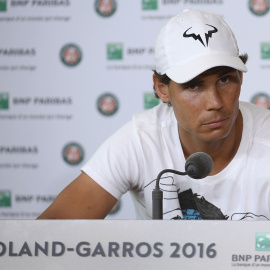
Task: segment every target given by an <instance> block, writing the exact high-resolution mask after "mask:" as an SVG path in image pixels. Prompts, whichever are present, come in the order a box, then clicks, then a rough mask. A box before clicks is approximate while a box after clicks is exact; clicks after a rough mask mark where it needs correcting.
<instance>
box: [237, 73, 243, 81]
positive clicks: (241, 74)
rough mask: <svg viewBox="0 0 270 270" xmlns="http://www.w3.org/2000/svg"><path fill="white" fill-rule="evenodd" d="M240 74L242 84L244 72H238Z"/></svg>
mask: <svg viewBox="0 0 270 270" xmlns="http://www.w3.org/2000/svg"><path fill="white" fill-rule="evenodd" d="M238 72H239V77H240V80H241V84H242V83H243V72H242V71H238Z"/></svg>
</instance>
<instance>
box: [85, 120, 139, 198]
mask: <svg viewBox="0 0 270 270" xmlns="http://www.w3.org/2000/svg"><path fill="white" fill-rule="evenodd" d="M142 166H143V162H142V157H141V153H140V147H139V145H138V142H137V140H136V137H135V133H134V131H133V124H132V121H130V122H128V123H127V124H125V125H124V126H123V127H121V128H120V129H119V130H118V131H116V132H115V133H114V134H113V135H111V136H110V137H109V138H108V139H107V140H106V141H105V142H104V143H103V144H102V145H101V146H100V147H99V149H98V150H97V151H96V152H95V153H94V155H93V156H92V157H91V158H90V159H89V160H88V162H87V163H86V164H85V165H84V166H83V167H82V169H81V170H82V171H83V172H85V173H86V174H88V175H89V176H90V177H91V178H92V179H93V180H94V181H95V182H97V183H98V184H99V185H100V186H101V187H103V188H104V189H105V190H106V191H108V192H109V193H110V194H112V195H113V196H114V197H115V198H116V199H120V197H121V196H122V195H123V194H124V193H126V192H127V191H128V190H131V189H136V188H138V187H139V186H140V180H141V179H142V172H143V170H142Z"/></svg>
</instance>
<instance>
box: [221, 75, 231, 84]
mask: <svg viewBox="0 0 270 270" xmlns="http://www.w3.org/2000/svg"><path fill="white" fill-rule="evenodd" d="M220 81H221V82H222V83H226V82H228V81H229V77H227V76H226V77H222V78H221V79H220Z"/></svg>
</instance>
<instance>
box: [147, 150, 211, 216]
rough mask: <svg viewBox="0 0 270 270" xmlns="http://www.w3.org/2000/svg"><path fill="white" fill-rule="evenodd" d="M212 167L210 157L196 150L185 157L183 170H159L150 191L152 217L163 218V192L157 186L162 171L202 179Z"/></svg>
mask: <svg viewBox="0 0 270 270" xmlns="http://www.w3.org/2000/svg"><path fill="white" fill-rule="evenodd" d="M212 169H213V160H212V158H211V157H210V156H209V155H208V154H206V153H204V152H196V153H193V154H192V155H190V156H189V157H188V158H187V160H186V163H185V172H179V171H176V170H171V169H165V170H163V171H161V172H160V173H159V174H158V176H157V180H156V187H155V189H154V190H153V191H152V203H153V204H152V218H153V219H163V192H162V190H160V188H159V182H160V178H161V176H162V175H163V174H164V173H166V172H171V173H175V174H178V175H188V176H189V177H191V178H194V179H202V178H205V177H206V176H208V175H209V174H210V173H211V171H212Z"/></svg>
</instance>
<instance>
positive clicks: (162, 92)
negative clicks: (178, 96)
mask: <svg viewBox="0 0 270 270" xmlns="http://www.w3.org/2000/svg"><path fill="white" fill-rule="evenodd" d="M153 83H154V86H155V89H156V92H157V95H158V96H159V98H160V99H161V100H162V101H163V102H165V103H168V102H170V98H169V95H168V85H166V84H164V83H162V82H160V80H159V79H158V78H157V77H156V75H155V74H153Z"/></svg>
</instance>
